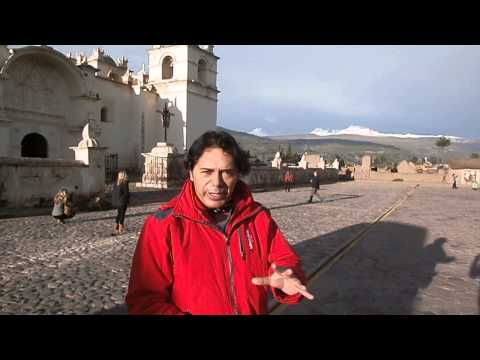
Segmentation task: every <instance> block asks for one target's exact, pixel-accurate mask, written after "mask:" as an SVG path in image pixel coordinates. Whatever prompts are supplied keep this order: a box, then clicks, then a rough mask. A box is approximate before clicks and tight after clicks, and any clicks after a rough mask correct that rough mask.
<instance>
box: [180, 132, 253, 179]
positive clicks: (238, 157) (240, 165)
mask: <svg viewBox="0 0 480 360" xmlns="http://www.w3.org/2000/svg"><path fill="white" fill-rule="evenodd" d="M215 147H217V148H220V149H222V150H223V151H225V152H226V153H227V154H230V155H232V157H233V160H234V162H235V167H236V168H237V171H238V172H239V174H240V175H247V174H248V173H249V172H250V163H249V161H248V154H247V152H245V151H244V150H243V149H242V148H241V147H240V146H239V145H238V143H237V141H236V140H235V138H234V137H233V136H232V135H230V134H229V133H227V132H225V131H207V132H205V133H204V134H203V135H202V136H200V137H199V138H198V139H197V140H195V142H194V143H193V144H192V146H191V147H190V149H189V150H188V153H187V157H186V159H185V167H186V168H187V170H193V168H194V167H195V165H196V164H197V162H198V159H200V157H201V156H202V155H203V152H204V151H205V149H207V148H215Z"/></svg>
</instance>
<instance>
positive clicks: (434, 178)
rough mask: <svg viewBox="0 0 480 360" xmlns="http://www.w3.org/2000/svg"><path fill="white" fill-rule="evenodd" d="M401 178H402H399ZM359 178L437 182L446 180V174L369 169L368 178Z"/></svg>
mask: <svg viewBox="0 0 480 360" xmlns="http://www.w3.org/2000/svg"><path fill="white" fill-rule="evenodd" d="M399 179H402V180H399ZM359 180H377V181H405V182H416V183H437V184H440V183H442V182H444V183H445V182H448V176H445V175H443V174H407V173H383V172H376V171H371V172H370V176H369V177H368V178H362V179H359Z"/></svg>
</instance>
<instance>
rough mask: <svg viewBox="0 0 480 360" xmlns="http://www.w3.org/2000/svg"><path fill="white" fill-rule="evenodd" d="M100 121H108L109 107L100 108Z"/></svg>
mask: <svg viewBox="0 0 480 360" xmlns="http://www.w3.org/2000/svg"><path fill="white" fill-rule="evenodd" d="M100 121H101V122H108V111H107V108H106V107H105V106H104V107H102V109H101V110H100Z"/></svg>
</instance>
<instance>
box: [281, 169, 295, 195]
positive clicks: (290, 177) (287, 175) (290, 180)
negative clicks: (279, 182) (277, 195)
mask: <svg viewBox="0 0 480 360" xmlns="http://www.w3.org/2000/svg"><path fill="white" fill-rule="evenodd" d="M283 181H284V183H285V191H286V192H290V188H291V186H292V184H293V172H292V171H290V170H287V172H286V173H285V175H284V177H283Z"/></svg>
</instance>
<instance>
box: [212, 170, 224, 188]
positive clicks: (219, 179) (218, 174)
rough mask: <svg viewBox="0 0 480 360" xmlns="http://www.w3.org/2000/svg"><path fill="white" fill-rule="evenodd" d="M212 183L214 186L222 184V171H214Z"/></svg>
mask: <svg viewBox="0 0 480 360" xmlns="http://www.w3.org/2000/svg"><path fill="white" fill-rule="evenodd" d="M213 184H214V185H215V186H218V187H220V186H222V185H224V181H223V177H222V173H221V172H220V171H218V172H216V173H215V174H214V175H213Z"/></svg>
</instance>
